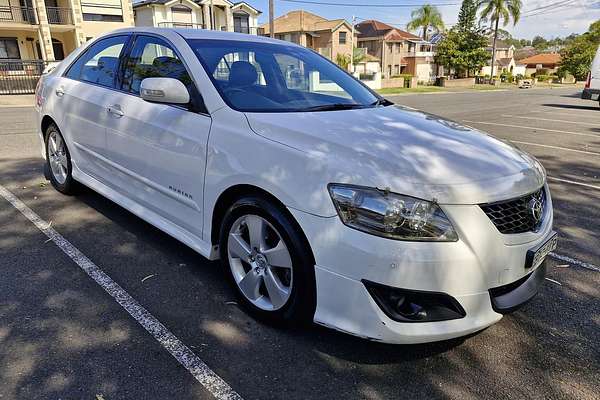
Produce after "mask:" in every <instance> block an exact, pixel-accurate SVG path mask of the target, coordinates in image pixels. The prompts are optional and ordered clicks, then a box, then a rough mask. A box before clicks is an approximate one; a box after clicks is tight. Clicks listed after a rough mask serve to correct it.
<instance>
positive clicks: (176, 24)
mask: <svg viewBox="0 0 600 400" xmlns="http://www.w3.org/2000/svg"><path fill="white" fill-rule="evenodd" d="M157 25H158V27H159V28H187V29H204V24H194V23H191V22H174V21H164V22H159V23H158V24H157Z"/></svg>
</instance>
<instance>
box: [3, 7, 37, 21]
mask: <svg viewBox="0 0 600 400" xmlns="http://www.w3.org/2000/svg"><path fill="white" fill-rule="evenodd" d="M0 22H18V23H22V24H32V25H35V24H37V18H36V14H35V9H33V8H32V7H12V6H0Z"/></svg>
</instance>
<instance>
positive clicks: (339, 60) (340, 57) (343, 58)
mask: <svg viewBox="0 0 600 400" xmlns="http://www.w3.org/2000/svg"><path fill="white" fill-rule="evenodd" d="M335 62H336V64H337V65H339V66H340V68H342V69H344V70H346V71H347V70H348V66H349V65H350V55H349V54H342V53H338V54H337V56H336V57H335Z"/></svg>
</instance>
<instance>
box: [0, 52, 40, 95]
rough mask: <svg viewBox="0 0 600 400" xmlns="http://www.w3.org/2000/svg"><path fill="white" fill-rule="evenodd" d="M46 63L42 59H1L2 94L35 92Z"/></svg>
mask: <svg viewBox="0 0 600 400" xmlns="http://www.w3.org/2000/svg"><path fill="white" fill-rule="evenodd" d="M46 65H47V63H46V62H45V61H42V60H32V61H22V60H0V95H3V94H33V93H35V86H36V85H37V82H38V80H39V79H40V77H41V76H42V73H43V72H44V69H45V68H46Z"/></svg>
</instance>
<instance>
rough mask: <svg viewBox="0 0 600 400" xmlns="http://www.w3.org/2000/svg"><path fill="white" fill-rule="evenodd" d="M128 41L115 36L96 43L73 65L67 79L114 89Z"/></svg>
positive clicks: (124, 37)
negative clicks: (124, 48)
mask: <svg viewBox="0 0 600 400" xmlns="http://www.w3.org/2000/svg"><path fill="white" fill-rule="evenodd" d="M127 39H128V37H127V36H113V37H109V38H106V39H102V40H99V41H98V42H96V43H94V44H93V45H92V46H91V47H90V48H89V49H87V50H86V52H85V53H84V54H83V55H82V56H81V57H79V58H78V59H77V61H75V63H73V65H71V67H70V68H69V71H68V72H67V74H66V76H67V78H71V79H75V80H80V81H84V82H90V83H95V84H98V85H102V86H106V87H110V88H114V87H115V77H116V75H117V71H118V69H119V59H120V57H121V52H122V51H123V47H124V46H125V43H126V42H127Z"/></svg>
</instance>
